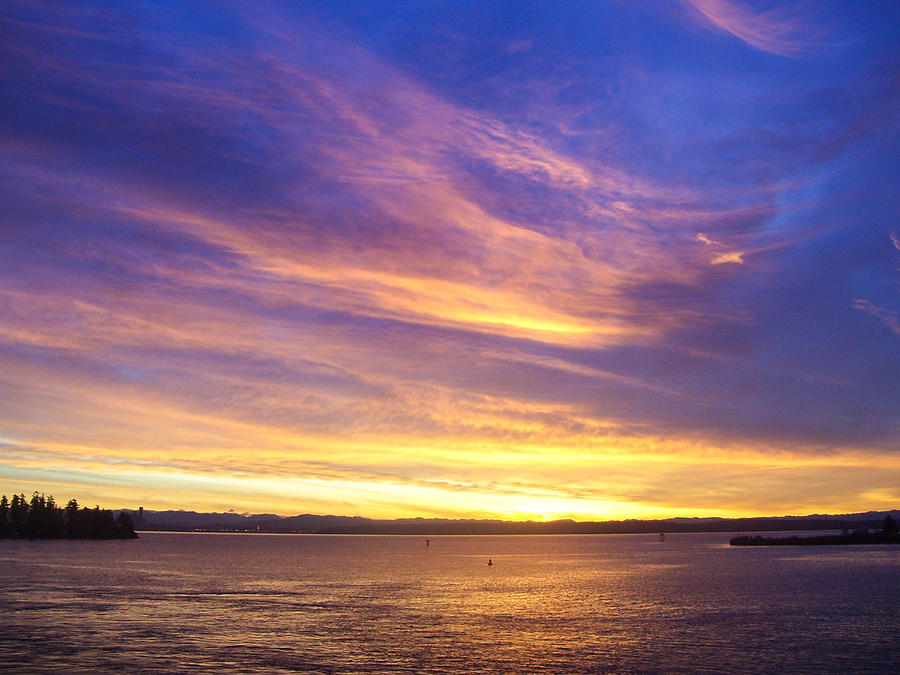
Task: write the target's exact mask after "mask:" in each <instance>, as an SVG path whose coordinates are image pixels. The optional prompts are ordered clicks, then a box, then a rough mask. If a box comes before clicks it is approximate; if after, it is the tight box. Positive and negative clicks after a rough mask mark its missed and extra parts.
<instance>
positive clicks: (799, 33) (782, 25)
mask: <svg viewBox="0 0 900 675" xmlns="http://www.w3.org/2000/svg"><path fill="white" fill-rule="evenodd" d="M682 4H683V5H685V7H687V8H688V9H689V13H690V15H691V16H692V17H694V18H695V19H696V20H697V21H698V22H700V23H701V24H703V25H705V26H707V27H709V28H711V29H716V30H719V31H722V32H725V33H729V34H731V35H733V36H734V37H736V38H738V39H739V40H742V41H743V42H745V43H747V44H748V45H750V46H751V47H754V48H756V49H759V50H761V51H764V52H769V53H771V54H777V55H779V56H787V57H790V58H803V57H810V56H814V55H815V54H818V53H820V52H821V51H823V50H825V49H827V48H828V47H829V46H830V42H831V38H832V32H831V31H830V30H828V29H827V28H826V27H825V25H824V22H823V21H822V20H821V18H818V17H816V14H815V13H814V10H816V9H817V8H816V6H814V5H812V4H811V3H809V2H805V1H801V2H790V3H782V4H771V3H770V6H768V7H767V8H766V7H765V6H763V8H760V7H759V4H758V3H757V4H751V3H748V2H744V1H743V0H682ZM817 19H818V20H817Z"/></svg>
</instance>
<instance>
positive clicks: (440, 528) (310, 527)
mask: <svg viewBox="0 0 900 675" xmlns="http://www.w3.org/2000/svg"><path fill="white" fill-rule="evenodd" d="M126 510H127V511H128V513H130V514H131V516H132V518H133V519H134V522H135V526H136V528H137V529H139V530H161V531H182V532H190V531H206V532H270V533H297V534H300V533H304V534H415V535H439V534H628V533H662V532H736V533H742V532H786V531H800V530H810V531H815V530H844V529H851V530H855V529H860V528H879V527H881V523H882V521H883V520H884V517H885V516H886V515H888V514H889V513H890V514H891V515H893V516H894V518H900V511H897V510H893V511H868V512H866V513H847V514H840V515H819V514H816V515H809V516H773V517H762V518H667V519H664V520H607V521H599V522H579V521H575V520H554V521H550V522H535V521H530V520H529V521H508V520H470V519H448V518H398V519H394V520H376V519H371V518H362V517H359V516H317V515H312V514H303V515H299V516H289V517H285V516H278V515H275V514H272V513H262V514H254V515H249V514H240V513H233V512H229V513H197V512H195V511H143V510H142V511H132V510H128V509H126Z"/></svg>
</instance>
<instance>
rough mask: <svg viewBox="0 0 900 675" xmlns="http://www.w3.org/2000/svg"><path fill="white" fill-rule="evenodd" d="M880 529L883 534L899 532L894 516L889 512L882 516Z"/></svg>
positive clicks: (899, 528)
mask: <svg viewBox="0 0 900 675" xmlns="http://www.w3.org/2000/svg"><path fill="white" fill-rule="evenodd" d="M881 529H882V530H883V531H884V533H885V534H897V532H900V527H898V526H897V521H896V520H894V516H892V515H891V514H890V513H889V514H887V515H886V516H885V517H884V522H883V523H882V524H881Z"/></svg>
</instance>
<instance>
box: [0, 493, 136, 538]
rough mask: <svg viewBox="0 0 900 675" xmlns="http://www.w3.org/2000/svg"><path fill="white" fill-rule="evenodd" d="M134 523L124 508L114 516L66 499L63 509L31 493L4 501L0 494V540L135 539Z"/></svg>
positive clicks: (111, 513) (45, 498) (51, 500)
mask: <svg viewBox="0 0 900 675" xmlns="http://www.w3.org/2000/svg"><path fill="white" fill-rule="evenodd" d="M136 537H137V534H136V533H135V531H134V523H133V521H132V520H131V516H130V515H129V514H128V513H127V512H126V511H119V513H118V515H114V514H113V512H112V511H110V510H108V509H101V508H100V507H99V506H95V507H94V508H92V509H89V508H86V507H79V506H78V502H77V501H76V500H74V499H70V500H69V502H68V503H67V504H66V506H65V508H62V507H59V506H57V505H56V501H55V500H54V499H53V495H50V496H49V497H47V496H44V495H43V494H38V493H37V492H35V493H34V494H33V495H32V496H31V499H30V500H29V499H26V498H25V495H24V494H21V495H13V497H12V500H8V499H7V498H6V495H3V496H2V497H0V539H135V538H136Z"/></svg>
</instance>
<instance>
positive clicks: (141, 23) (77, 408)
mask: <svg viewBox="0 0 900 675" xmlns="http://www.w3.org/2000/svg"><path fill="white" fill-rule="evenodd" d="M898 35H900V3H898V2H896V1H895V0H872V1H867V2H860V1H859V0H847V1H846V2H804V1H792V2H784V3H775V2H768V1H766V0H761V1H750V0H746V1H743V2H738V1H737V0H640V1H634V2H631V1H626V0H593V1H588V0H583V1H574V0H573V1H572V2H526V1H524V0H523V1H518V0H516V1H509V2H485V1H479V2H462V1H460V0H455V1H452V2H427V1H421V0H415V1H412V0H411V1H400V0H392V1H390V2H378V1H375V0H365V1H359V2H340V1H337V0H325V1H322V2H314V1H304V2H283V3H277V2H234V3H230V2H219V1H215V2H208V3H206V2H191V3H185V2H180V1H178V2H175V1H172V2H129V3H122V2H85V3H70V2H60V3H55V2H44V1H40V0H35V1H34V2H18V1H17V0H5V1H4V2H3V4H2V5H0V492H2V493H5V494H8V495H10V494H12V493H13V492H15V493H18V492H26V493H29V492H31V491H32V490H39V491H44V492H47V493H52V494H54V495H56V496H57V497H58V498H61V499H68V498H69V497H73V496H74V497H78V499H79V501H81V502H82V503H83V504H89V505H93V504H94V503H97V504H100V505H101V506H104V507H110V508H118V507H129V508H136V507H137V506H139V505H142V506H144V507H145V508H148V509H165V508H187V509H192V510H199V511H211V510H216V511H225V510H229V509H234V510H236V511H239V512H271V513H279V514H283V515H293V514H298V513H307V512H309V513H321V514H326V513H330V514H341V515H362V516H370V517H399V516H425V517H431V516H446V517H500V518H515V519H522V518H531V519H541V520H548V519H554V518H565V517H571V518H576V519H579V520H604V519H610V518H649V517H669V516H738V515H779V514H807V513H817V512H818V513H843V512H852V511H864V510H870V509H878V510H881V509H888V508H898V507H900V189H898V188H900V185H898V184H900V161H898V157H900V134H898V131H900V42H898Z"/></svg>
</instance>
